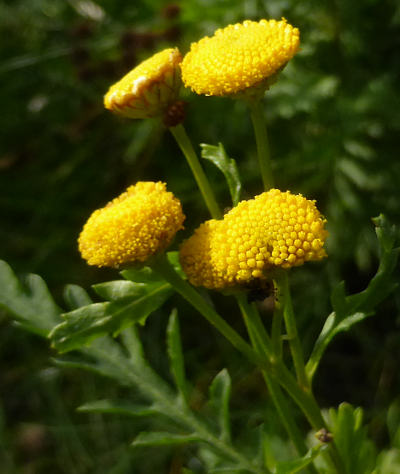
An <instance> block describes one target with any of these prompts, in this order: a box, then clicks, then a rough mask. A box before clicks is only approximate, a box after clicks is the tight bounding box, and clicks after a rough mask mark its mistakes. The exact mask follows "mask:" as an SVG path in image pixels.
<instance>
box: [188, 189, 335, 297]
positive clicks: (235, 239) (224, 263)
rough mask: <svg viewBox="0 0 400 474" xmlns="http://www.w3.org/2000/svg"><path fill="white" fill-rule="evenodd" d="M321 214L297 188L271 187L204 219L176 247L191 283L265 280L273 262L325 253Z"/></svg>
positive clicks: (294, 262) (286, 263) (283, 264)
mask: <svg viewBox="0 0 400 474" xmlns="http://www.w3.org/2000/svg"><path fill="white" fill-rule="evenodd" d="M325 222H326V220H325V219H324V218H323V217H322V216H321V214H320V212H319V211H318V209H317V208H316V206H315V201H309V200H307V199H306V198H304V197H303V196H302V195H301V194H298V195H294V194H291V193H290V192H289V191H287V192H282V191H279V190H278V189H271V190H270V191H268V192H265V193H262V194H260V195H258V196H256V197H255V198H254V199H250V200H248V201H242V202H240V203H239V204H238V205H237V206H236V207H235V208H233V209H232V210H231V211H229V212H228V213H227V214H226V215H225V216H224V219H223V220H221V221H216V220H210V221H207V222H205V223H203V224H201V226H200V227H199V228H198V229H197V230H196V231H195V233H194V235H192V236H191V237H190V238H189V239H188V240H186V241H185V242H184V243H183V244H182V246H181V249H180V259H181V264H182V267H183V270H184V271H185V273H186V274H187V276H188V278H189V281H190V282H191V283H192V284H193V285H197V286H205V287H206V288H219V289H222V288H228V287H233V286H238V285H241V284H248V283H250V282H252V281H254V280H257V279H259V280H265V279H267V278H268V276H269V273H270V271H271V270H272V269H274V268H278V267H280V268H290V267H293V266H298V265H302V264H303V263H304V262H306V261H309V260H321V259H322V258H324V257H326V252H325V250H324V248H323V245H324V242H325V239H326V237H327V235H328V233H327V231H326V230H325V229H324V225H325Z"/></svg>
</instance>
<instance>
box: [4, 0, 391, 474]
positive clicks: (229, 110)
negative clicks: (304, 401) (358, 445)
mask: <svg viewBox="0 0 400 474" xmlns="http://www.w3.org/2000/svg"><path fill="white" fill-rule="evenodd" d="M282 16H284V17H285V18H286V19H287V20H288V21H289V22H290V23H292V24H293V25H295V26H298V27H299V28H300V31H301V41H302V45H301V51H300V53H299V54H298V55H297V56H296V57H295V58H294V59H293V60H292V61H291V62H290V64H289V65H288V66H287V67H286V69H285V71H284V72H283V73H282V75H281V78H280V79H279V81H278V83H277V84H276V85H274V86H273V87H272V88H271V90H270V91H269V92H268V94H267V99H266V100H265V101H264V104H265V113H266V117H267V122H268V125H269V136H270V142H271V148H272V154H273V157H274V159H275V162H274V167H275V172H276V177H277V179H276V181H277V186H278V187H279V188H281V189H283V190H286V189H290V190H292V191H294V192H301V193H303V194H304V195H306V196H307V197H309V198H312V199H317V201H318V206H319V208H320V209H321V211H322V212H323V213H324V214H325V215H326V216H327V219H328V223H329V224H328V226H329V231H330V237H329V241H328V253H329V257H330V258H329V259H328V260H327V261H326V262H324V263H322V264H318V265H310V266H306V267H304V268H299V269H296V270H295V271H293V272H292V273H293V277H292V281H293V287H294V291H295V297H294V299H295V304H296V308H298V310H297V313H298V318H299V327H300V333H301V334H302V335H303V337H304V343H305V346H306V348H310V345H311V342H312V341H313V339H314V338H315V337H316V335H317V334H318V331H319V330H320V328H321V326H322V324H323V321H324V318H325V317H326V315H327V314H328V313H329V293H330V290H331V288H332V287H333V286H334V285H335V284H336V283H337V282H339V281H340V280H342V279H345V280H346V287H347V289H348V290H349V291H358V290H361V289H362V288H363V287H364V286H365V285H366V283H367V282H368V281H369V279H370V278H371V276H372V275H373V274H374V272H375V269H376V265H377V244H376V239H375V234H374V228H373V225H372V222H371V218H372V217H374V216H376V215H378V214H379V213H380V212H383V213H385V214H386V215H387V217H388V218H389V220H390V221H392V222H393V223H399V222H400V160H399V154H398V140H399V132H400V113H399V110H400V91H399V86H398V82H399V77H400V55H399V49H400V6H399V4H398V2H396V1H395V0H383V1H382V0H364V1H363V2H348V1H347V0H336V1H331V2H320V1H317V0H302V1H294V0H268V1H257V0H247V1H236V0H229V1H228V0H203V1H194V0H185V2H173V3H171V2H164V1H158V0H147V1H145V0H136V1H135V2H127V1H122V0H103V1H97V2H95V1H92V0H9V1H7V0H3V1H2V2H1V3H0V36H1V38H2V39H1V42H0V54H1V63H0V97H1V109H2V110H1V114H0V136H1V139H0V215H1V224H0V242H1V245H0V258H2V259H4V260H6V261H7V262H8V263H10V264H11V266H12V267H13V268H14V269H15V271H16V272H17V273H19V274H24V273H28V272H34V273H38V274H40V275H41V276H42V277H43V278H44V279H45V280H46V281H47V283H48V285H49V287H50V289H51V291H52V292H53V294H54V295H55V297H56V300H57V301H58V302H59V303H60V305H62V290H63V285H64V284H66V283H76V284H79V285H82V286H84V287H86V288H88V287H89V286H90V284H92V283H96V282H100V281H105V280H107V279H116V278H118V274H117V272H114V271H108V270H104V269H103V270H97V269H93V268H91V267H89V266H87V265H86V264H85V262H83V261H82V260H81V258H80V256H79V254H78V251H77V245H76V239H77V236H78V235H79V232H80V229H81V227H82V225H83V223H84V222H85V220H86V219H87V217H88V216H89V215H90V213H91V212H92V211H93V210H94V209H96V208H97V207H100V206H102V205H103V204H104V203H106V202H107V201H108V200H110V199H111V198H113V197H114V196H116V195H117V194H119V193H120V192H121V191H123V190H124V189H125V188H126V187H127V186H128V185H130V184H132V183H134V182H136V181H137V180H146V179H149V180H163V181H166V182H167V183H168V188H169V189H170V190H172V191H173V192H174V193H175V194H176V195H177V196H178V197H179V198H180V199H181V200H182V202H183V205H184V209H185V213H186V215H187V220H186V224H185V227H186V231H185V232H186V235H188V234H189V233H190V232H191V231H192V229H193V228H194V227H195V226H197V225H198V224H199V223H200V222H202V221H203V220H204V219H206V218H208V216H207V212H206V209H205V208H204V206H203V204H202V202H201V200H200V199H199V194H198V191H197V189H196V186H195V184H194V181H193V179H192V177H191V174H190V171H189V168H188V166H187V164H186V162H185V161H184V159H183V157H182V156H181V154H180V152H179V150H178V148H177V146H176V144H175V143H174V141H173V140H172V138H171V137H170V136H169V135H168V134H167V133H166V132H165V130H164V129H163V127H162V126H160V125H159V124H158V123H155V122H151V121H128V120H122V119H120V118H118V117H115V116H113V115H112V114H110V113H109V112H107V111H105V110H104V109H103V104H102V100H103V95H104V93H105V92H106V90H107V89H108V87H109V86H110V85H111V84H112V83H113V82H115V81H116V80H118V79H119V78H120V77H121V76H122V75H123V74H124V73H126V72H127V71H128V70H129V69H131V68H132V67H134V66H135V65H136V64H137V63H138V62H140V61H141V60H143V59H145V58H147V57H148V56H150V55H151V54H152V53H154V52H157V51H159V50H160V49H162V48H165V47H171V46H175V45H176V46H179V47H180V49H181V51H182V52H183V53H184V52H186V51H187V50H188V48H189V45H190V42H191V41H195V40H198V39H199V38H200V37H202V36H204V35H206V34H212V33H213V31H214V30H215V29H216V28H218V27H223V26H225V25H227V24H228V23H232V22H240V21H243V20H244V19H255V20H258V19H261V18H276V19H280V18H281V17H282ZM184 95H185V99H186V100H187V101H188V109H187V120H186V127H187V129H188V131H189V134H190V136H191V137H192V139H193V141H194V142H195V143H210V144H214V145H216V144H217V143H218V142H222V143H223V144H224V146H225V148H226V150H227V153H228V154H229V156H231V157H233V158H235V159H236V160H237V163H238V166H239V169H240V172H241V175H242V179H243V184H244V191H243V198H247V197H251V196H253V195H254V194H257V193H259V192H261V190H262V189H261V181H260V177H259V175H258V170H257V167H256V160H255V145H254V139H253V132H252V129H251V123H250V119H249V115H248V113H247V110H246V108H245V107H244V105H243V104H241V103H238V102H234V101H231V100H228V99H221V98H206V97H195V96H194V95H192V94H190V93H189V92H188V91H185V92H184ZM204 167H205V169H206V172H207V174H208V175H209V177H210V180H211V181H212V182H213V185H214V187H215V189H216V192H217V194H218V196H219V198H220V202H221V203H222V204H223V205H224V206H229V205H230V203H229V194H228V192H227V190H226V189H225V187H224V185H223V184H224V183H223V182H222V179H221V177H220V175H219V174H218V171H217V170H216V169H214V168H213V167H212V165H211V164H210V163H208V162H207V163H204ZM184 235H185V233H183V234H182V236H184ZM182 236H181V238H182ZM398 276H399V275H397V277H398ZM217 303H218V304H219V307H220V308H221V311H223V310H224V309H226V310H227V311H228V310H229V314H232V313H234V311H232V309H229V307H228V308H227V307H226V304H227V303H226V301H225V300H224V298H217ZM399 303H400V301H399V296H398V295H397V296H395V297H394V298H392V299H390V300H388V301H386V302H385V303H384V304H382V305H381V308H380V309H379V311H378V314H377V315H376V316H375V317H374V318H372V319H369V320H367V322H364V323H363V324H362V325H361V326H360V327H357V328H356V329H354V330H353V331H352V333H351V334H346V335H342V336H340V337H339V338H338V340H337V341H336V342H335V343H334V344H333V346H332V347H331V348H330V350H329V351H328V353H327V354H326V358H325V362H324V364H323V367H321V369H320V372H319V374H318V376H317V380H316V393H317V397H318V399H319V400H320V401H321V403H322V405H323V406H332V405H337V404H338V403H340V402H341V401H343V400H346V401H349V402H351V403H353V404H354V405H362V406H364V407H365V408H366V410H367V415H366V418H367V421H368V422H369V426H370V434H371V437H372V438H373V439H374V441H375V442H376V443H377V445H378V447H379V448H384V447H386V446H387V445H388V443H389V438H388V434H387V431H386V428H385V417H386V412H387V408H388V406H389V404H391V403H394V402H395V401H396V400H397V398H398V397H399V385H400V380H399V375H398V372H399V370H398V369H399V362H400V360H399V359H400V356H399V354H400V330H399ZM174 304H179V307H180V313H181V316H182V317H181V320H182V321H181V325H182V330H183V334H184V344H185V349H186V351H187V354H188V361H187V363H188V370H189V374H190V378H191V380H192V382H193V383H194V385H195V386H196V387H197V392H198V397H199V403H201V394H202V387H203V386H205V385H206V383H207V382H208V381H209V380H210V379H211V378H212V376H213V375H215V374H216V373H217V372H218V371H219V370H220V369H221V368H222V367H224V366H228V367H229V369H230V371H231V373H232V376H233V378H234V381H235V386H234V390H235V393H236V399H235V400H234V404H235V405H234V407H235V408H236V409H237V413H238V415H237V419H236V420H234V421H236V422H237V424H238V426H240V423H243V422H244V421H243V420H246V423H257V420H259V417H260V413H262V414H263V415H265V413H266V411H268V407H267V408H265V405H262V404H261V400H262V398H263V397H265V396H266V394H265V393H264V389H263V388H262V381H261V379H259V378H258V375H257V374H256V373H255V372H253V371H250V368H249V367H244V368H243V366H241V361H240V360H239V359H238V356H237V355H235V354H234V353H232V351H231V349H230V347H229V346H228V345H225V343H224V342H221V341H220V340H219V337H218V336H217V335H216V334H215V333H214V332H213V331H212V330H211V329H210V327H208V325H207V324H206V323H204V322H203V321H201V320H199V318H198V316H197V315H196V314H193V313H192V312H191V310H190V309H189V308H188V307H186V306H184V305H182V303H181V302H180V301H178V299H176V300H173V301H171V302H169V303H168V305H167V306H168V307H169V308H171V307H172V306H173V305H174ZM165 322H166V321H165V315H163V314H158V313H156V314H154V315H153V316H152V317H151V318H150V319H149V322H148V323H147V326H146V328H145V330H144V331H143V338H144V339H145V342H146V343H147V346H148V348H149V357H150V358H151V360H152V361H153V363H154V364H155V365H156V367H159V370H160V371H161V372H166V370H167V369H166V364H165V361H164V360H163V351H164V336H163V334H164V329H165ZM234 323H235V324H236V325H237V326H238V328H239V330H240V328H241V325H240V321H239V317H238V316H237V321H234ZM0 325H1V332H0V355H1V362H0V363H1V369H0V390H1V400H0V403H1V405H0V444H1V446H2V457H3V460H1V459H0V461H1V463H0V466H1V469H0V471H1V473H5V474H8V473H23V474H31V473H35V474H36V473H45V472H55V473H66V474H67V473H68V474H71V473H77V474H81V473H82V474H83V473H90V472H96V473H103V472H104V473H106V472H107V473H110V472H112V473H128V472H129V473H131V472H133V473H136V472H137V473H153V472H154V473H155V472H160V473H163V472H171V473H174V472H176V473H178V472H181V471H180V459H181V453H180V452H179V450H178V451H174V452H172V453H171V451H168V450H165V451H164V450H161V449H160V450H159V451H158V452H157V453H156V455H154V453H153V452H150V451H149V452H147V451H141V452H137V451H134V452H133V451H131V450H129V443H130V441H131V440H132V438H133V437H134V435H135V434H136V433H138V432H139V431H140V429H141V426H140V423H141V422H139V423H138V422H136V421H135V423H133V422H132V420H123V419H118V418H116V417H113V418H106V417H103V416H100V415H89V416H88V415H83V414H76V413H75V411H74V410H75V407H76V406H78V405H79V404H81V403H83V401H86V400H88V399H95V398H96V397H98V394H99V393H101V396H102V397H104V396H107V395H108V396H111V395H112V394H113V393H114V391H118V390H119V389H118V388H112V387H110V386H109V384H108V383H107V381H103V380H99V379H98V378H95V377H91V376H88V375H87V374H82V373H80V372H72V371H68V372H66V373H64V372H63V373H60V371H59V369H57V368H54V367H53V366H52V364H51V362H50V360H49V349H48V346H47V345H46V343H45V342H44V341H41V340H39V339H37V338H36V337H34V336H31V335H29V334H26V333H24V332H22V331H21V330H20V329H18V328H17V327H16V326H14V325H13V324H11V323H10V320H9V319H8V317H6V315H5V314H2V313H0ZM193 325H195V327H193ZM210 334H212V337H210ZM215 344H218V346H219V347H220V349H221V350H220V351H219V354H217V355H216V354H215ZM249 400H250V401H251V405H252V407H251V411H250V409H249V408H248V405H249V403H248V402H249ZM257 417H258V418H257ZM270 420H271V424H274V414H273V413H270ZM186 457H187V454H186Z"/></svg>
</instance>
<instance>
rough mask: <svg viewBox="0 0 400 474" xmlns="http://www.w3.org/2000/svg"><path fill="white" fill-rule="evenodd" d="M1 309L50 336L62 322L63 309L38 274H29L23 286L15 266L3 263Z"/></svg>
mask: <svg viewBox="0 0 400 474" xmlns="http://www.w3.org/2000/svg"><path fill="white" fill-rule="evenodd" d="M0 307H1V308H3V309H4V310H5V311H6V312H7V313H9V314H10V315H11V316H13V317H14V318H15V319H16V320H17V321H19V322H20V323H21V325H23V326H24V328H25V329H27V330H29V331H31V332H34V333H35V334H38V335H40V336H42V337H46V336H47V334H48V333H49V332H50V331H51V329H52V328H53V327H54V326H55V325H56V324H58V323H59V322H60V320H61V318H60V314H61V309H60V308H59V307H58V306H57V305H56V303H55V302H54V300H53V298H52V296H51V294H50V292H49V290H48V288H47V286H46V283H45V282H44V281H43V280H42V278H40V277H39V276H38V275H33V274H31V275H28V276H27V277H26V278H25V280H24V282H23V284H22V283H20V282H19V281H18V278H17V277H16V276H15V274H14V272H13V271H12V269H11V267H10V266H9V265H8V264H7V263H6V262H4V261H2V260H0Z"/></svg>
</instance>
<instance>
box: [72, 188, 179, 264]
mask: <svg viewBox="0 0 400 474" xmlns="http://www.w3.org/2000/svg"><path fill="white" fill-rule="evenodd" d="M184 219H185V216H184V215H183V213H182V207H181V203H180V201H179V199H177V198H176V197H175V196H174V195H173V194H172V193H170V192H168V191H167V190H166V185H165V183H161V182H158V183H153V182H138V183H137V184H135V185H134V186H130V187H129V188H128V189H127V190H126V191H125V192H124V193H122V194H121V195H120V196H118V197H117V198H115V199H113V200H112V201H111V202H109V203H108V204H107V205H106V206H105V207H103V208H102V209H98V210H96V211H94V212H93V214H92V215H91V216H90V218H89V220H88V221H87V222H86V224H85V226H84V227H83V230H82V232H81V234H80V236H79V239H78V242H79V251H80V252H81V255H82V257H83V258H84V259H85V260H87V262H88V263H89V265H97V266H98V267H104V266H105V267H119V266H120V265H123V264H129V263H134V262H144V261H145V260H147V259H148V258H149V257H151V256H153V255H155V254H156V253H158V252H160V251H163V250H164V249H165V248H166V247H168V245H169V244H170V243H171V241H172V239H173V238H174V236H175V234H176V232H177V231H178V230H180V229H182V223H183V221H184Z"/></svg>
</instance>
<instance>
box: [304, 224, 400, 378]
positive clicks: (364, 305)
mask: <svg viewBox="0 0 400 474" xmlns="http://www.w3.org/2000/svg"><path fill="white" fill-rule="evenodd" d="M374 223H375V225H376V234H377V237H378V241H379V246H380V264H379V268H378V271H377V272H376V274H375V276H374V277H373V278H372V279H371V281H370V282H369V284H368V286H367V288H366V289H365V290H363V291H361V292H359V293H356V294H353V295H349V296H346V294H345V289H344V282H343V281H342V282H341V283H340V284H339V285H338V286H337V287H336V288H335V289H334V290H333V292H332V295H331V301H332V306H333V309H334V312H332V313H331V314H330V315H329V316H328V317H327V319H326V322H325V324H324V327H323V329H322V331H321V334H320V335H319V337H318V339H317V341H316V343H315V345H314V348H313V352H312V354H311V356H310V359H309V361H308V363H307V367H306V370H307V373H308V375H309V377H311V378H312V376H313V375H314V373H315V371H316V370H317V367H318V364H319V362H320V360H321V357H322V355H323V353H324V352H325V350H326V348H327V346H328V344H329V343H330V342H331V341H332V339H333V338H334V337H335V336H336V335H337V334H339V333H340V332H343V331H348V330H349V329H350V328H351V327H352V326H353V325H354V324H356V323H359V322H361V321H363V320H364V319H365V318H367V317H368V316H371V315H372V314H373V313H374V309H375V307H376V306H377V305H378V304H379V303H380V302H381V301H383V300H384V299H385V298H386V297H387V296H388V295H389V294H390V293H392V292H394V290H395V289H396V288H397V287H398V283H397V282H396V283H395V282H393V277H392V275H393V272H394V271H395V269H396V267H397V261H398V256H399V252H400V248H393V246H394V244H395V240H396V230H395V227H394V226H392V225H389V223H388V222H387V219H386V218H385V217H384V216H382V215H381V216H379V217H377V218H376V219H374Z"/></svg>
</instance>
